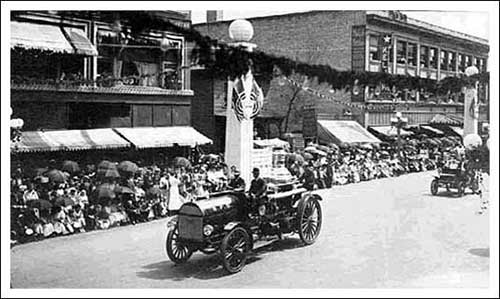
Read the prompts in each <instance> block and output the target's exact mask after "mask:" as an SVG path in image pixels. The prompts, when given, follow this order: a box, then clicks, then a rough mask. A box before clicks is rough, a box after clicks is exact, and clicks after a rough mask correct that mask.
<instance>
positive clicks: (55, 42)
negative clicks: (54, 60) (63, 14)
mask: <svg viewBox="0 0 500 299" xmlns="http://www.w3.org/2000/svg"><path fill="white" fill-rule="evenodd" d="M10 28H11V37H10V45H11V47H12V48H14V47H21V48H25V49H38V50H45V51H53V52H57V53H75V51H74V49H73V47H72V46H71V44H70V43H69V41H68V40H67V39H66V37H65V36H64V34H63V32H62V31H61V29H60V28H59V27H57V26H51V25H41V24H32V23H21V22H14V21H13V22H10Z"/></svg>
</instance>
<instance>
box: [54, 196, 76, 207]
mask: <svg viewBox="0 0 500 299" xmlns="http://www.w3.org/2000/svg"><path fill="white" fill-rule="evenodd" d="M55 205H56V206H60V207H68V206H73V205H75V201H74V200H72V199H71V198H69V197H59V198H57V199H56V202H55Z"/></svg>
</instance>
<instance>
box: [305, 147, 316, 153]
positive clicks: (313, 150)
mask: <svg viewBox="0 0 500 299" xmlns="http://www.w3.org/2000/svg"><path fill="white" fill-rule="evenodd" d="M304 151H305V152H309V153H314V152H315V151H316V148H315V147H314V146H308V147H306V148H305V149H304Z"/></svg>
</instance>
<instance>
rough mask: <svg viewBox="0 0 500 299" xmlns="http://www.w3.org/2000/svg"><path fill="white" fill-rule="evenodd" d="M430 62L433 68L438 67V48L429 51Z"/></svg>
mask: <svg viewBox="0 0 500 299" xmlns="http://www.w3.org/2000/svg"><path fill="white" fill-rule="evenodd" d="M429 64H430V67H431V68H433V69H437V64H438V60H437V48H430V52H429Z"/></svg>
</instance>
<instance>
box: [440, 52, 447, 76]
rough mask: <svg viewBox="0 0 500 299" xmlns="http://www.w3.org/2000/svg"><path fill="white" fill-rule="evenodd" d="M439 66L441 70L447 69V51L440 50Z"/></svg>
mask: <svg viewBox="0 0 500 299" xmlns="http://www.w3.org/2000/svg"><path fill="white" fill-rule="evenodd" d="M440 67H441V70H442V71H446V70H448V52H446V51H443V50H441V62H440Z"/></svg>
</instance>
